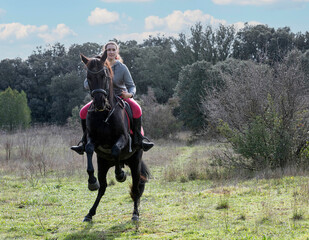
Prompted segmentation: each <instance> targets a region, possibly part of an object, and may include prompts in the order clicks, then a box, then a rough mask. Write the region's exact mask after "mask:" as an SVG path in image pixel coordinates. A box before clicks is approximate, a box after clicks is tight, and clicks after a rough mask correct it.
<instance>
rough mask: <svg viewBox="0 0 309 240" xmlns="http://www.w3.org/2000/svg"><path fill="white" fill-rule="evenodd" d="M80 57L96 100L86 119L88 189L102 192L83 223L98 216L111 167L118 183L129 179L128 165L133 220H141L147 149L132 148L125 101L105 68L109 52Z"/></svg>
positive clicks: (147, 172) (93, 101)
mask: <svg viewBox="0 0 309 240" xmlns="http://www.w3.org/2000/svg"><path fill="white" fill-rule="evenodd" d="M80 56H81V59H82V62H83V63H84V64H85V66H86V67H87V80H88V85H89V89H90V93H91V97H92V105H91V106H90V107H89V109H88V113H87V118H86V126H87V130H86V131H87V143H86V145H85V152H86V154H87V173H88V188H89V190H91V191H95V190H98V194H97V197H96V200H95V202H94V204H93V206H92V207H91V209H90V210H89V212H88V214H87V215H86V216H85V218H84V220H83V221H84V222H90V221H92V217H93V216H94V215H95V214H96V209H97V207H98V205H99V202H100V200H101V198H102V196H103V195H104V193H105V190H106V187H107V181H106V175H107V172H108V171H109V169H110V168H111V167H113V166H115V176H116V179H117V181H119V182H124V181H125V180H126V173H125V172H124V171H123V170H122V168H123V167H124V165H127V166H129V168H130V171H131V176H132V186H131V193H130V195H131V198H132V200H133V202H134V208H133V213H132V221H139V210H138V207H139V202H140V198H141V196H142V194H143V192H144V189H145V183H146V182H147V180H148V178H149V176H150V172H149V169H148V167H147V166H146V164H145V163H144V162H143V160H142V155H143V150H142V149H141V148H140V147H138V146H134V145H133V146H131V142H132V141H131V136H130V128H129V125H130V123H129V121H128V117H127V113H126V110H125V107H124V102H123V100H121V99H120V98H119V97H117V96H114V92H113V83H112V76H111V75H112V73H111V72H110V71H111V70H110V68H107V67H106V66H105V65H104V63H105V61H106V58H107V53H106V51H105V52H104V54H103V55H102V56H101V57H93V58H89V57H86V56H84V55H83V54H81V55H80ZM109 70H110V71H109ZM94 152H95V153H96V156H97V167H98V180H97V179H96V177H95V176H94V168H93V164H92V157H93V154H94Z"/></svg>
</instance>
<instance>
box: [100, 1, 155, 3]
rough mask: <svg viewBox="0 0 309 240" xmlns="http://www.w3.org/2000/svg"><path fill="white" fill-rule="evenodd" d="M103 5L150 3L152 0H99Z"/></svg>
mask: <svg viewBox="0 0 309 240" xmlns="http://www.w3.org/2000/svg"><path fill="white" fill-rule="evenodd" d="M101 1H102V2H105V3H119V2H151V1H153V0H101Z"/></svg>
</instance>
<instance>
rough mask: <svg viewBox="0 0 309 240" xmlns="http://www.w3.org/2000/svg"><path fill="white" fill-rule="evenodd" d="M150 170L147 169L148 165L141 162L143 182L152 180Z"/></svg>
mask: <svg viewBox="0 0 309 240" xmlns="http://www.w3.org/2000/svg"><path fill="white" fill-rule="evenodd" d="M150 176H151V174H150V170H149V168H148V167H147V165H146V163H145V162H144V161H143V160H141V180H143V181H145V182H147V180H148V179H149V178H150Z"/></svg>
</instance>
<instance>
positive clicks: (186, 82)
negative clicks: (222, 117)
mask: <svg viewBox="0 0 309 240" xmlns="http://www.w3.org/2000/svg"><path fill="white" fill-rule="evenodd" d="M221 85H222V80H221V78H220V75H219V73H218V71H217V70H216V69H214V68H213V67H212V64H211V63H209V62H206V61H198V62H196V63H193V64H192V65H188V66H186V67H184V68H183V69H182V70H181V72H180V74H179V82H178V84H177V86H176V88H175V97H177V98H178V99H179V107H178V108H177V115H178V117H179V119H180V120H182V121H183V122H184V125H185V126H187V127H188V128H189V129H191V130H193V131H195V132H199V131H201V129H203V127H204V126H205V125H207V123H205V122H204V118H203V111H202V109H201V102H202V100H203V99H204V98H205V97H206V96H207V94H208V91H212V90H213V89H219V88H221Z"/></svg>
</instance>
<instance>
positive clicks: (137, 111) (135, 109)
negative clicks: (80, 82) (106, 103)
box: [125, 98, 142, 118]
mask: <svg viewBox="0 0 309 240" xmlns="http://www.w3.org/2000/svg"><path fill="white" fill-rule="evenodd" d="M125 101H126V102H127V103H129V105H130V107H131V109H132V114H133V118H140V117H141V116H142V108H141V107H140V105H139V104H138V103H137V102H136V101H135V100H134V99H133V98H127V99H125Z"/></svg>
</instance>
